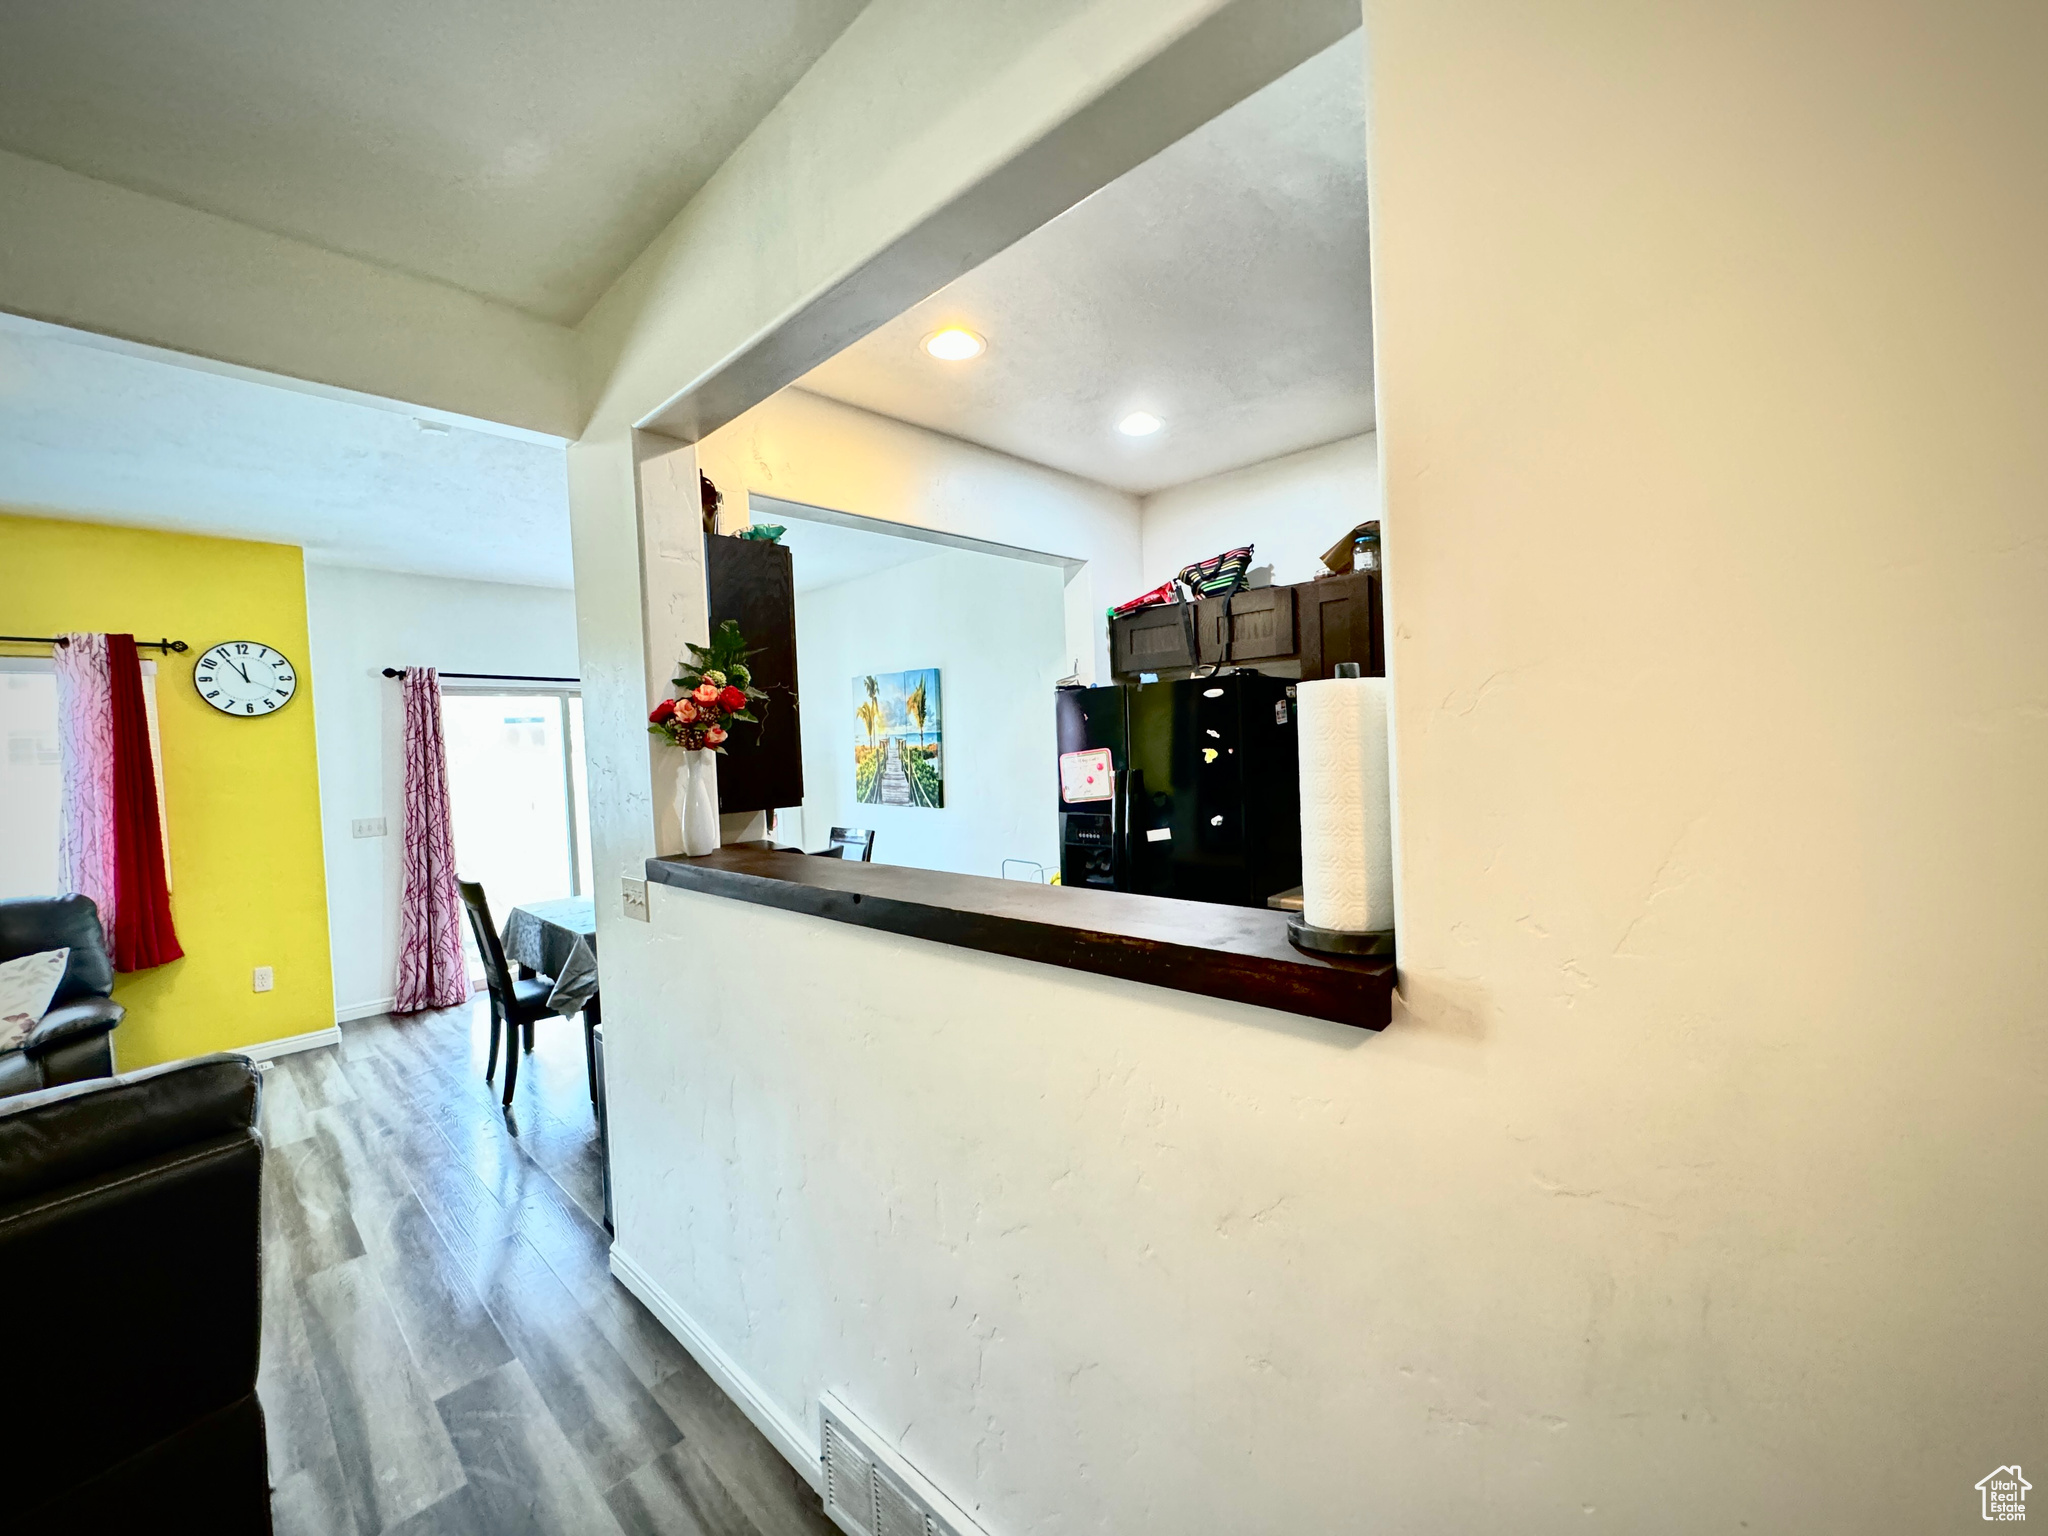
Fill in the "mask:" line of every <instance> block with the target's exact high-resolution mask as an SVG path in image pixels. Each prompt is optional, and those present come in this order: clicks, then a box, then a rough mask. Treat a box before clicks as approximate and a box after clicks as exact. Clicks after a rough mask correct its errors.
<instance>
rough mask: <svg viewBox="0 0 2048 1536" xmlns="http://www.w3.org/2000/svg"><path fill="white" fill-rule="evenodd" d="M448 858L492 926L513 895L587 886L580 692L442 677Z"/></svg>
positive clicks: (545, 894)
mask: <svg viewBox="0 0 2048 1536" xmlns="http://www.w3.org/2000/svg"><path fill="white" fill-rule="evenodd" d="M441 728H442V733H443V735H444V736H445V737H446V740H447V743H448V799H449V803H450V811H451V813H452V820H453V822H454V827H455V862H456V866H457V868H458V869H460V870H461V872H462V877H463V878H464V879H465V880H479V881H481V882H483V887H484V890H485V891H486V892H487V893H488V894H489V896H490V899H491V915H492V916H493V917H494V918H495V919H496V920H497V921H498V922H499V923H500V924H503V922H504V921H505V915H506V914H507V913H508V912H510V911H511V910H512V909H513V908H514V907H516V906H519V905H520V904H521V903H523V902H529V901H547V900H550V899H552V898H555V897H560V896H583V895H588V894H589V892H590V807H589V799H588V795H587V792H586V787H585V785H584V782H583V699H582V697H581V695H580V694H577V693H575V692H573V691H570V690H566V689H531V690H529V689H521V690H517V691H502V690H500V691H492V692H483V691H481V690H479V691H470V690H467V689H458V688H456V687H453V686H450V685H447V684H444V685H443V690H442V695H441Z"/></svg>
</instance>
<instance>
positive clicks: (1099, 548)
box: [697, 389, 1156, 682]
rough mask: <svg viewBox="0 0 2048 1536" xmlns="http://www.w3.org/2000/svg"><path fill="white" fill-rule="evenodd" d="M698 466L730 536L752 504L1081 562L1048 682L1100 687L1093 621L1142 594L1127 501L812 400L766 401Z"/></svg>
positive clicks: (1099, 629)
mask: <svg viewBox="0 0 2048 1536" xmlns="http://www.w3.org/2000/svg"><path fill="white" fill-rule="evenodd" d="M697 462H698V464H699V466H700V467H701V468H702V469H703V472H704V473H705V474H707V475H709V476H710V477H711V479H712V482H713V483H714V484H716V485H717V487H718V488H719V490H720V491H721V492H723V493H724V496H725V504H724V506H723V507H722V508H721V509H720V517H721V519H722V524H721V526H723V527H725V528H728V529H732V528H743V527H745V526H746V525H747V521H748V516H747V503H748V497H749V496H750V495H756V494H758V495H762V496H775V497H780V498H781V499H783V500H785V501H793V502H798V503H800V504H802V505H805V506H812V507H823V508H825V509H826V510H828V511H832V512H850V513H853V514H855V515H856V516H860V517H872V518H878V519H881V520H882V521H884V522H892V523H904V524H907V525H909V526H910V527H913V528H930V529H934V530H936V531H938V532H941V533H957V534H962V535H964V536H966V537H968V538H974V539H980V540H983V541H985V542H988V543H991V544H1007V545H1009V546H1010V547H1012V548H1014V549H1027V550H1033V551H1036V552H1038V553H1040V554H1050V555H1060V556H1063V557H1066V558H1068V559H1071V560H1076V561H1079V562H1081V563H1082V564H1081V568H1080V569H1079V570H1078V571H1076V572H1075V573H1074V574H1073V575H1072V576H1071V577H1070V578H1069V579H1068V581H1067V583H1066V587H1065V592H1064V596H1063V602H1064V604H1065V613H1066V621H1065V633H1066V639H1065V641H1064V645H1065V648H1066V651H1067V656H1066V658H1065V661H1064V664H1063V665H1062V666H1061V668H1060V671H1059V673H1058V674H1055V675H1064V674H1065V673H1066V672H1068V671H1069V670H1071V669H1072V668H1074V667H1075V665H1076V664H1077V663H1078V665H1079V667H1080V670H1081V675H1082V676H1083V678H1084V679H1085V680H1087V681H1091V682H1092V681H1094V680H1095V679H1096V678H1097V677H1100V678H1102V679H1104V680H1107V679H1108V677H1109V638H1108V630H1107V628H1106V626H1105V625H1104V624H1103V621H1102V613H1103V610H1104V609H1105V608H1108V607H1109V606H1111V605H1112V604H1115V603H1120V602H1122V601H1123V600H1124V599H1125V598H1127V597H1135V596H1137V594H1138V593H1139V592H1141V591H1143V590H1144V588H1143V586H1142V585H1141V584H1140V575H1139V571H1140V565H1139V523H1138V498H1137V497H1135V496H1128V495H1126V494H1125V493H1124V492H1122V491H1113V490H1111V489H1110V488H1109V487H1108V486H1106V485H1098V484H1096V482H1094V481H1093V480H1083V479H1081V478H1080V477H1079V476H1076V475H1068V474H1062V473H1061V472H1060V471H1059V470H1056V469H1047V468H1046V467H1045V466H1043V465H1041V464H1031V463H1027V462H1026V461H1025V460H1023V459H1015V458H1012V457H1010V456H1009V455H1008V454H1006V453H997V452H995V451H993V450H992V449H988V448H980V447H977V446H975V445H974V444H973V443H964V442H962V441H960V439H958V438H955V437H947V436H944V435H943V434H941V433H938V432H928V431H926V430H925V429H924V428H922V427H914V426H911V425H910V424H909V423H908V422H903V421H897V420H895V419H894V418H893V417H889V416H878V415H875V414H874V413H873V412H871V411H863V410H861V409H859V408H858V407H855V406H851V405H842V404H840V403H839V402H838V401H837V400H827V399H825V398H824V397H823V396H822V395H813V394H809V393H806V392H805V391H803V390H800V389H785V390H783V391H781V392H780V393H778V394H776V395H773V396H771V397H770V398H769V399H767V400H764V401H762V402H761V403H760V404H759V405H757V406H755V407H754V408H753V409H752V410H750V411H748V412H747V413H746V414H745V415H743V416H741V417H739V418H738V419H737V420H735V421H733V422H732V423H731V424H730V425H729V426H726V427H723V428H721V429H720V430H719V431H717V432H714V433H712V434H711V435H710V436H709V437H707V438H705V439H704V440H703V441H702V442H700V443H699V444H697ZM761 521H764V522H772V521H774V519H773V517H772V516H767V515H764V516H763V517H762V518H761ZM1155 585H1156V583H1155Z"/></svg>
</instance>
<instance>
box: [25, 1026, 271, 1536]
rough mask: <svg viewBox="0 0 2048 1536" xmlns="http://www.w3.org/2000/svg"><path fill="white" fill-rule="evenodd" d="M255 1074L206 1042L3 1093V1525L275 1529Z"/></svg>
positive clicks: (230, 1534) (80, 1529)
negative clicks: (127, 1067) (111, 1073)
mask: <svg viewBox="0 0 2048 1536" xmlns="http://www.w3.org/2000/svg"><path fill="white" fill-rule="evenodd" d="M260 1082H261V1079H260V1078H259V1077H258V1075H257V1072H256V1068H255V1066H254V1065H253V1064H252V1063H251V1062H250V1061H249V1060H248V1059H247V1058H246V1057H241V1056H203V1057H200V1058H198V1059H197V1060H193V1061H184V1062H178V1063H175V1064H173V1065H171V1066H167V1067H155V1068H151V1069H149V1070H147V1071H142V1072H133V1073H129V1074H127V1075H126V1076H122V1077H115V1078H109V1079H105V1080H101V1081H96V1082H86V1083H74V1084H71V1085H68V1086H65V1087H61V1088H51V1089H45V1090H43V1091H41V1092H37V1093H30V1094H22V1095H20V1096H18V1097H15V1098H11V1099H0V1317H5V1318H7V1319H8V1320H9V1326H8V1329H7V1345H6V1351H5V1359H6V1370H5V1377H6V1380H7V1383H8V1394H7V1397H8V1402H7V1419H8V1427H7V1433H6V1445H7V1465H8V1478H7V1482H8V1490H7V1494H6V1496H5V1508H6V1513H5V1515H4V1516H0V1528H4V1529H5V1530H7V1531H9V1532H19V1533H29V1532H35V1533H39V1536H40V1533H45V1532H48V1533H55V1532H65V1533H68V1536H83V1533H88V1532H101V1531H105V1532H124V1533H132V1532H139V1531H205V1532H207V1533H209V1536H241V1533H245V1532H268V1531H269V1530H270V1528H271V1527H270V1488H269V1472H268V1465H267V1461H268V1455H267V1450H266V1446H265V1441H264V1433H263V1409H262V1407H261V1405H260V1404H259V1403H258V1402H257V1399H256V1366H257V1352H258V1347H259V1338H260V1334H261V1321H262V1295H263V1278H262V1218H261V1209H262V1171H263V1143H262V1141H261V1140H260V1139H259V1137H258V1135H257V1132H256V1110H257V1103H258V1095H259V1093H260V1091H261V1089H260Z"/></svg>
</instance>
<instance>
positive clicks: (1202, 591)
mask: <svg viewBox="0 0 2048 1536" xmlns="http://www.w3.org/2000/svg"><path fill="white" fill-rule="evenodd" d="M1251 568H1252V547H1251V545H1249V544H1247V545H1245V546H1243V547H1242V548H1241V549H1226V550H1225V551H1224V552H1223V553H1222V554H1220V555H1214V556H1211V557H1210V558H1209V559H1207V560H1199V561H1197V562H1196V563H1195V564H1193V565H1191V566H1189V567H1188V568H1187V569H1186V570H1184V571H1182V572H1181V573H1180V579H1181V581H1182V582H1183V583H1184V584H1185V585H1186V586H1187V589H1188V590H1189V591H1190V592H1192V593H1194V594H1195V596H1196V597H1228V596H1229V595H1230V594H1231V593H1233V592H1235V591H1236V590H1237V589H1238V588H1239V587H1241V586H1243V585H1244V578H1245V573H1246V572H1247V571H1249V570H1250V569H1251Z"/></svg>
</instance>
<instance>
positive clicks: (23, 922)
mask: <svg viewBox="0 0 2048 1536" xmlns="http://www.w3.org/2000/svg"><path fill="white" fill-rule="evenodd" d="M46 949H68V950H70V951H71V958H70V960H69V961H67V962H66V963H65V966H64V979H63V980H62V981H60V982H58V983H57V992H56V995H55V996H54V997H52V998H51V999H50V1011H49V1012H48V1013H46V1014H44V1015H43V1021H42V1023H40V1024H38V1025H37V1026H36V1027H35V1029H34V1030H33V1031H32V1032H31V1033H30V1035H29V1037H28V1039H26V1040H24V1041H23V1042H22V1043H21V1045H20V1047H19V1048H17V1049H15V1050H11V1051H0V1098H4V1097H6V1096H7V1095H9V1094H15V1093H32V1092H34V1091H35V1090H36V1089H38V1088H55V1087H57V1086H59V1085H60V1084H63V1083H76V1082H81V1081H83V1080H84V1079H86V1078H91V1077H106V1076H108V1075H109V1074H111V1073H112V1072H113V1070H114V1047H113V1043H112V1042H111V1041H110V1040H109V1039H108V1038H107V1037H108V1036H109V1035H110V1034H111V1033H112V1032H113V1029H114V1026H115V1025H116V1024H119V1023H120V1022H121V1015H122V1011H123V1010H122V1008H121V1005H120V1004H119V1003H116V1002H113V1001H112V1000H111V994H112V993H113V990H114V962H113V960H112V959H111V958H109V956H108V954H107V936H106V934H105V933H103V932H102V931H101V930H100V914H99V909H98V908H97V907H95V906H94V905H93V904H92V901H91V899H90V898H89V897H85V896H31V897H24V898H21V899H19V900H14V901H0V960H17V959H19V958H20V957H21V956H23V955H34V954H40V953H41V952H42V951H44V950H46Z"/></svg>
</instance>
